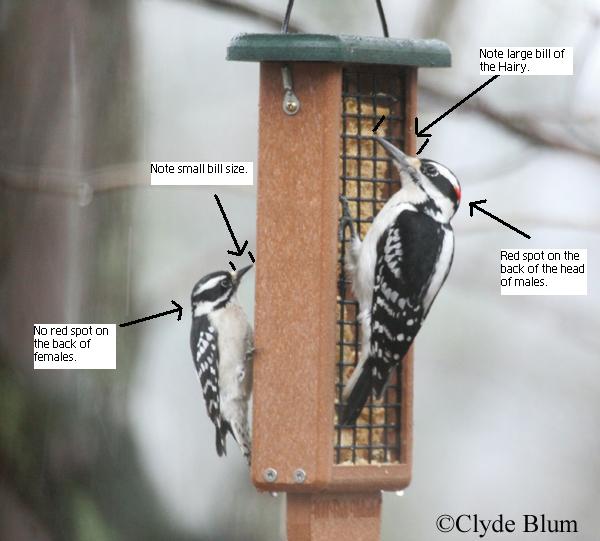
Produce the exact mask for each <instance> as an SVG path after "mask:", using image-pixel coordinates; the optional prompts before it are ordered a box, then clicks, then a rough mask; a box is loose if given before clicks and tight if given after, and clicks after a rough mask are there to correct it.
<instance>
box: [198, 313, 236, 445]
mask: <svg viewBox="0 0 600 541" xmlns="http://www.w3.org/2000/svg"><path fill="white" fill-rule="evenodd" d="M190 346H191V348H192V355H193V357H194V366H195V367H196V371H197V372H198V378H199V380H200V386H201V387H202V394H203V395H204V401H205V402H206V411H207V413H208V416H209V418H210V420H211V421H212V422H213V423H214V425H215V428H216V445H217V454H218V455H219V456H223V455H224V454H226V452H227V451H226V446H225V437H226V435H227V432H228V430H229V423H228V422H227V421H224V420H223V419H222V418H221V409H220V399H219V344H218V333H217V329H216V328H215V327H214V326H212V325H211V324H210V320H209V319H208V316H200V317H195V318H194V321H193V323H192V332H191V335H190Z"/></svg>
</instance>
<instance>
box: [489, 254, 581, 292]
mask: <svg viewBox="0 0 600 541" xmlns="http://www.w3.org/2000/svg"><path fill="white" fill-rule="evenodd" d="M500 294H501V295H587V250H586V249H570V248H560V249H535V250H524V249H520V250H516V249H508V250H500Z"/></svg>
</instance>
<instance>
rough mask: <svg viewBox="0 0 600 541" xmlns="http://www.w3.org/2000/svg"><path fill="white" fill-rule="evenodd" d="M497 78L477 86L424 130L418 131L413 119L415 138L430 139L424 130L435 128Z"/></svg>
mask: <svg viewBox="0 0 600 541" xmlns="http://www.w3.org/2000/svg"><path fill="white" fill-rule="evenodd" d="M498 77H500V75H494V76H493V77H490V78H489V79H488V80H487V81H486V82H485V83H483V84H482V85H481V86H478V87H477V88H476V89H475V90H473V92H471V93H470V94H469V95H468V96H465V97H464V98H463V99H462V100H460V101H459V102H458V103H457V104H456V105H453V106H452V107H450V109H448V110H447V111H446V112H445V113H444V114H442V115H440V116H438V117H437V118H436V119H435V120H434V121H433V122H430V123H429V124H427V126H425V127H424V128H421V129H420V130H419V119H418V118H417V117H415V135H416V136H417V137H431V134H430V133H425V132H426V130H428V129H429V128H431V127H432V126H435V125H436V124H437V123H438V122H439V121H440V120H442V118H446V117H447V116H448V115H449V114H450V113H451V112H452V111H454V109H457V108H458V107H460V106H461V105H462V104H463V103H465V101H467V100H469V99H471V98H472V97H473V96H474V95H475V94H477V92H480V91H481V90H483V89H484V88H485V87H486V86H487V85H489V84H490V83H491V82H492V81H495V80H496V79H497V78H498Z"/></svg>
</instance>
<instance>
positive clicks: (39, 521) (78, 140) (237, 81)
mask: <svg viewBox="0 0 600 541" xmlns="http://www.w3.org/2000/svg"><path fill="white" fill-rule="evenodd" d="M384 7H385V8H386V12H387V17H388V24H389V27H390V34H391V35H392V36H394V37H414V38H416V37H426V38H433V37H436V38H440V39H443V40H445V41H447V42H448V43H449V45H450V47H451V48H452V51H453V67H452V68H451V69H437V70H427V69H421V70H420V94H419V118H420V119H422V121H428V120H432V119H434V118H435V117H436V116H438V115H439V114H440V113H441V112H443V111H444V110H446V109H447V108H448V107H450V106H451V105H453V104H454V103H456V101H458V100H459V99H460V98H462V97H463V96H465V95H466V94H468V93H469V92H471V91H472V90H473V89H474V88H475V87H476V86H478V85H479V84H481V83H482V82H483V81H484V80H485V78H484V77H482V76H479V74H478V73H479V67H478V51H479V47H480V46H509V45H522V46H534V45H537V46H573V47H574V48H575V75H574V76H572V77H508V76H507V77H501V78H500V79H499V80H497V81H495V82H494V83H493V84H492V85H490V86H489V87H487V88H486V89H485V91H483V92H482V93H481V94H480V95H478V97H477V98H476V99H473V100H470V101H469V102H468V103H467V104H465V105H464V106H462V107H461V108H460V109H458V110H456V111H455V112H454V113H452V115H451V116H449V117H448V118H447V119H445V120H444V121H443V122H441V123H440V124H438V125H437V126H436V127H435V136H434V137H433V138H432V139H431V141H430V143H429V145H428V147H427V149H426V151H425V152H424V156H427V157H432V158H435V159H438V160H439V161H441V162H443V163H445V164H447V165H448V166H449V167H450V168H451V169H453V170H454V171H455V172H456V173H457V175H458V177H459V178H460V179H461V181H462V186H463V201H464V203H463V206H462V208H461V209H460V211H459V214H458V215H457V217H456V218H455V220H454V224H455V230H456V234H457V242H456V255H455V263H454V266H453V269H452V272H451V275H450V277H449V280H448V283H447V285H446V287H445V288H444V290H443V292H442V293H441V294H440V296H439V298H438V300H437V301H436V305H435V307H434V309H433V310H432V312H431V314H430V316H429V318H428V322H427V324H426V325H425V327H424V329H423V330H422V332H421V333H420V335H419V339H418V341H417V350H416V351H417V354H416V387H415V449H414V460H415V467H414V476H413V483H412V485H411V486H410V487H409V489H408V490H407V491H406V493H405V494H404V496H402V497H401V496H397V495H395V494H386V495H385V496H384V516H383V539H384V540H388V541H392V540H397V539H403V540H407V541H408V540H415V541H416V540H422V539H434V538H436V539H437V537H440V538H441V537H444V538H454V536H453V534H446V535H445V536H444V535H443V534H440V533H437V530H435V519H436V517H437V516H438V515H439V514H441V513H449V514H460V513H479V514H480V516H483V517H486V518H494V517H495V516H496V515H497V514H498V513H504V514H505V516H508V517H511V518H515V517H517V518H518V517H519V516H520V515H521V514H523V513H546V515H547V516H549V517H551V518H556V519H576V520H577V521H578V522H579V527H580V533H579V534H576V535H573V536H572V537H573V538H576V539H585V540H595V539H599V536H600V513H599V512H598V511H599V509H600V428H599V427H600V362H599V361H600V334H599V333H598V329H599V328H600V294H599V293H598V289H597V284H598V278H599V277H600V274H599V271H598V268H599V267H600V255H599V253H600V251H599V248H600V217H599V212H598V209H599V208H600V182H599V181H600V143H599V142H598V141H599V140H600V139H599V136H600V104H599V98H598V95H599V94H598V88H599V86H600V2H598V1H597V0H588V1H584V0H578V1H570V2H566V1H559V0H527V1H522V0H502V1H498V2H488V1H485V0H444V1H440V0H421V1H419V2H417V1H409V0H403V1H402V2H392V1H390V0H388V1H385V0H384ZM284 11H285V2H284V1H282V0H252V1H248V2H246V1H245V0H241V1H240V0H231V1H223V0H154V1H150V0H147V1H142V0H103V1H99V0H77V1H76V0H72V1H68V0H63V1H61V0H51V1H47V2H35V1H23V0H2V1H1V2H0V302H1V305H0V306H1V308H2V316H1V317H0V416H1V422H0V539H2V540H5V539H6V540H22V539H24V540H63V539H64V540H70V539H76V540H80V539H81V540H88V539H93V540H100V541H103V540H113V539H114V540H121V539H123V540H125V539H127V540H129V539H148V540H159V539H160V540H163V539H172V540H225V541H227V540H240V541H242V540H243V541H252V540H267V541H270V540H282V539H284V521H283V504H284V498H283V497H282V496H280V497H277V498H275V497H272V496H270V495H265V494H258V493H257V492H256V491H255V490H254V489H253V487H252V485H251V483H250V482H249V478H248V473H247V470H246V468H245V466H244V463H243V459H242V458H241V456H240V454H239V452H238V451H237V449H235V448H234V446H233V445H231V446H230V447H231V450H230V455H229V456H228V457H227V458H226V459H219V458H218V457H217V456H216V453H215V452H214V448H213V444H214V442H213V430H212V427H211V425H210V424H209V421H208V419H207V417H206V415H205V411H204V404H203V401H202V398H201V391H200V388H199V385H198V382H197V379H196V376H195V374H194V369H193V364H192V362H191V355H190V352H189V345H188V329H189V325H190V314H189V309H188V296H189V292H190V290H191V287H192V285H193V284H194V282H195V281H196V280H197V279H198V278H199V277H201V276H202V275H203V274H205V273H207V272H209V271H212V270H215V269H218V268H226V267H227V261H228V259H227V254H226V250H227V249H230V247H231V246H230V244H231V241H230V238H229V236H228V234H227V232H226V230H225V228H224V227H223V224H222V222H221V217H220V215H219V213H218V209H217V207H216V205H215V204H214V200H213V197H212V194H213V190H212V189H208V188H207V189H203V188H200V187H196V188H161V187H152V188H151V187H150V185H149V183H150V179H149V162H150V161H161V160H165V161H178V160H181V161H209V160H210V161H213V160H214V161H217V160H232V161H255V160H256V152H257V103H258V66H257V65H256V64H252V63H249V64H245V63H233V62H226V61H225V50H226V47H227V44H228V42H229V40H230V39H231V37H232V36H234V35H235V34H237V33H240V32H273V31H275V32H276V31H278V30H279V25H280V21H281V18H282V17H283V12H284ZM292 25H293V26H294V27H295V30H302V31H311V32H324V33H346V34H352V33H356V34H364V35H381V30H380V26H379V20H378V16H377V10H376V7H375V2H374V1H371V0H343V1H342V0H337V1H333V0H332V1H329V2H320V1H318V0H302V1H300V0H298V1H297V5H296V6H295V8H294V12H293V15H292ZM219 195H220V197H221V200H222V202H223V204H224V206H225V208H226V209H227V210H228V214H229V216H230V218H231V221H232V225H233V227H234V228H235V230H236V231H237V232H240V234H242V235H243V236H244V238H248V240H249V247H250V248H251V249H252V248H254V247H255V210H256V206H255V188H254V187H240V188H223V189H220V190H219ZM484 198H487V199H488V208H489V210H490V211H492V212H495V213H496V214H497V215H498V216H500V217H502V218H504V219H506V220H507V221H509V222H510V223H514V224H515V225H516V226H517V227H519V228H521V229H523V230H525V231H527V232H528V233H529V234H530V235H531V236H532V239H531V240H530V241H529V240H526V239H524V238H522V237H520V236H518V235H516V234H513V233H512V232H510V231H509V230H507V229H506V228H503V227H502V226H500V225H499V224H497V223H496V222H493V221H491V220H488V219H487V218H486V217H484V216H483V215H479V216H477V215H476V216H475V217H474V218H469V216H468V215H469V209H468V204H467V202H468V201H471V200H477V199H484ZM525 247H526V248H587V249H588V263H589V278H588V281H589V294H588V296H586V297H543V296H540V297H501V296H500V294H499V283H498V282H499V268H498V250H499V249H501V248H525ZM253 276H254V275H253V273H251V274H250V280H247V281H246V283H244V284H243V285H242V288H241V291H240V297H241V302H242V304H243V305H244V307H245V308H246V310H247V311H248V312H249V313H252V310H253V298H254V291H253V284H252V281H253ZM170 299H175V300H177V301H178V302H180V304H182V305H183V306H184V308H185V310H184V317H183V320H182V321H181V322H177V321H176V319H175V318H161V319H158V320H153V321H151V322H148V323H145V324H143V325H137V326H133V327H130V328H128V329H127V330H121V331H119V333H118V344H117V347H118V356H117V363H118V370H116V371H68V370H65V371H36V372H34V371H33V369H32V325H33V324H34V323H63V322H69V323H94V322H95V323H119V322H122V321H128V320H130V319H135V318H137V317H141V316H143V315H146V314H151V313H156V312H160V311H163V310H166V309H168V308H170ZM290 445H293V435H292V436H291V440H290ZM457 537H459V536H457ZM462 537H464V536H462ZM550 537H551V534H546V535H543V534H540V535H538V536H537V538H538V539H546V538H547V539H550ZM552 537H553V536H552Z"/></svg>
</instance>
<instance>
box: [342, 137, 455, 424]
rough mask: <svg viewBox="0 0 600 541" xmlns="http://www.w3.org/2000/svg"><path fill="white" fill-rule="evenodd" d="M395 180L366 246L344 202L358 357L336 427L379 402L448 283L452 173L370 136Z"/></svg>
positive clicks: (441, 166) (344, 395) (348, 422)
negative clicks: (386, 157) (389, 163)
mask: <svg viewBox="0 0 600 541" xmlns="http://www.w3.org/2000/svg"><path fill="white" fill-rule="evenodd" d="M375 138H376V140H377V141H378V142H379V143H380V144H381V145H382V146H383V147H384V148H385V150H386V151H387V152H388V154H389V155H390V157H391V159H392V163H393V164H394V166H395V167H396V168H397V169H398V172H399V173H400V180H401V183H402V187H401V189H400V190H399V191H397V192H396V193H395V194H394V195H393V196H392V197H391V198H390V199H389V201H387V203H386V204H385V205H384V206H383V208H382V209H381V210H380V211H379V213H378V214H377V216H375V219H374V220H373V224H372V225H371V227H370V229H369V231H368V232H367V234H366V235H365V238H364V240H362V241H361V240H360V238H359V237H358V235H357V234H356V231H355V229H354V224H353V221H352V217H351V215H350V209H349V207H348V202H347V200H346V199H345V198H344V197H343V196H342V197H340V200H341V202H342V206H343V216H342V221H341V228H342V229H343V228H345V227H346V226H349V227H350V230H351V234H352V243H351V247H350V250H349V258H348V261H346V268H347V270H348V273H349V274H350V276H351V279H352V289H353V291H354V294H355V296H356V299H357V301H358V303H359V315H358V318H359V320H360V324H361V341H362V346H361V351H360V355H359V360H358V363H357V365H356V367H355V369H354V371H353V372H352V374H351V376H350V378H349V380H348V384H347V385H346V387H345V389H344V394H343V402H344V405H343V406H342V408H341V412H340V422H341V423H342V424H345V425H348V424H353V423H355V422H356V419H357V417H358V416H359V414H360V412H361V410H362V408H363V406H364V405H365V403H366V401H367V399H368V398H369V396H370V395H371V394H372V392H374V394H375V396H376V397H377V398H380V397H381V395H382V394H383V390H384V388H385V386H386V383H387V381H388V379H389V376H390V373H391V371H392V369H393V368H394V367H395V366H397V365H398V364H399V363H400V361H401V360H402V358H403V357H404V356H405V355H406V353H407V352H408V349H409V348H410V346H411V344H412V342H413V340H414V338H415V336H416V335H417V333H418V332H419V329H420V328H421V325H422V323H423V320H424V319H425V317H426V316H427V313H428V312H429V309H430V308H431V304H432V303H433V300H434V299H435V297H436V295H437V294H438V292H439V290H440V288H441V287H442V284H443V283H444V281H445V280H446V277H447V276H448V272H449V270H450V266H451V264H452V257H453V254H454V233H453V231H452V227H451V226H450V219H451V218H452V217H453V216H454V214H455V212H456V210H457V209H458V205H459V203H460V184H459V183H458V180H457V178H456V177H455V176H454V174H453V173H452V172H451V171H450V170H449V169H448V168H447V167H444V166H443V165H441V164H439V163H437V162H434V161H433V160H427V159H418V158H413V157H409V156H407V155H405V154H404V153H403V152H402V151H401V150H399V149H398V148H396V147H395V146H394V145H392V144H391V143H389V142H388V141H386V140H385V139H382V138H380V137H377V136H376V137H375Z"/></svg>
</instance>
